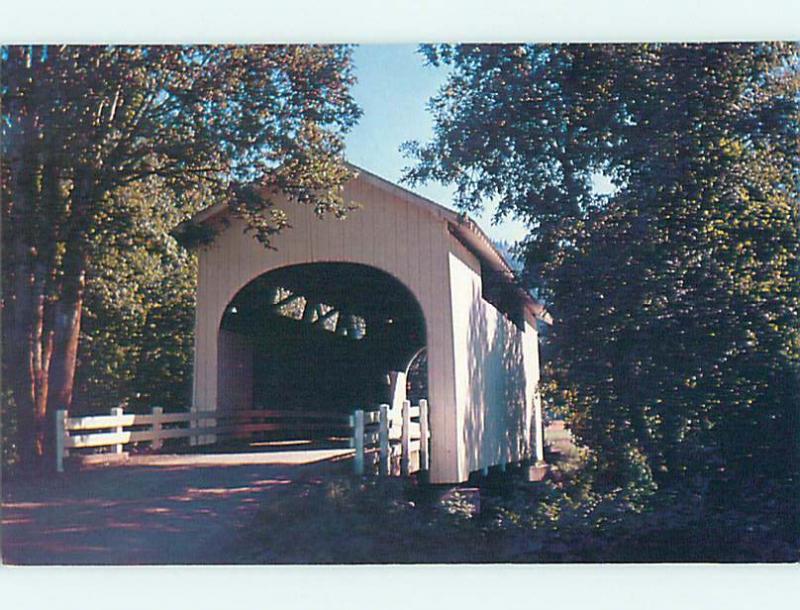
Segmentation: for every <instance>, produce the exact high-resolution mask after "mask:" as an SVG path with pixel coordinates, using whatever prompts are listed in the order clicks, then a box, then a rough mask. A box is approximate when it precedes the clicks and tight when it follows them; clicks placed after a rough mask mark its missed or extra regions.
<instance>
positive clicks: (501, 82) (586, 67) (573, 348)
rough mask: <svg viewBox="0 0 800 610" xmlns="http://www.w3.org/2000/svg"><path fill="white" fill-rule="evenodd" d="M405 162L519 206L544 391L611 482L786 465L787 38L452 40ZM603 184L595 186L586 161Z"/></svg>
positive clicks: (790, 338)
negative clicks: (541, 306)
mask: <svg viewBox="0 0 800 610" xmlns="http://www.w3.org/2000/svg"><path fill="white" fill-rule="evenodd" d="M423 53H424V54H425V56H426V58H427V60H428V61H429V62H431V63H433V64H435V65H438V64H444V65H447V66H449V67H450V70H451V71H450V77H449V80H448V82H447V83H446V85H445V86H444V87H443V89H442V90H441V91H440V92H439V94H438V95H437V96H435V97H434V98H433V99H432V100H431V101H430V104H429V108H430V110H431V112H432V113H433V116H434V120H435V127H434V137H433V139H432V141H431V142H430V143H427V144H424V145H422V144H419V143H409V144H407V145H406V146H405V150H406V152H407V154H408V155H409V156H410V157H411V158H413V159H414V160H415V161H416V164H415V166H413V167H411V168H409V169H408V170H407V173H406V178H407V180H409V181H410V182H412V183H413V182H417V181H425V180H439V181H443V182H447V183H451V184H454V185H455V186H456V187H457V203H458V204H459V205H460V207H462V208H463V209H466V210H471V209H475V208H478V207H480V206H481V205H482V202H483V201H487V200H497V201H498V202H499V212H498V213H499V214H500V215H505V214H511V215H515V216H517V217H519V218H522V219H524V220H526V221H527V223H528V225H529V227H530V235H529V237H528V238H527V239H526V240H525V242H524V244H523V247H524V250H525V252H526V270H525V274H526V280H527V281H528V282H529V284H530V285H531V286H536V287H537V288H538V289H539V290H541V291H542V292H541V294H543V295H544V296H545V297H546V298H547V299H548V300H549V301H550V303H551V305H552V312H553V315H554V318H555V324H554V326H553V328H552V329H551V332H550V337H549V340H550V342H551V345H550V346H549V347H550V348H551V350H552V352H551V353H552V361H551V363H550V365H549V368H550V371H551V374H552V376H551V385H550V387H551V389H552V390H553V392H552V393H551V397H552V398H554V399H557V400H559V401H561V402H562V403H563V404H564V406H565V408H566V409H567V411H568V413H569V417H570V421H571V425H572V428H573V430H574V431H575V432H576V433H577V434H578V436H579V437H580V438H581V439H582V440H583V441H584V442H586V443H587V444H588V445H589V446H590V447H591V448H593V449H594V451H595V454H596V456H597V459H598V460H599V461H600V475H601V479H604V480H605V481H606V482H607V483H609V484H611V485H625V484H629V483H631V482H636V484H639V485H644V486H647V485H649V484H651V483H652V482H653V481H655V482H656V483H658V484H661V485H670V484H673V483H676V482H687V481H689V480H691V479H692V477H700V479H701V480H704V481H706V482H708V481H709V480H712V479H713V480H714V481H716V482H721V484H722V483H724V484H725V485H726V489H730V486H731V485H734V484H736V483H742V482H748V483H750V482H753V481H754V480H757V479H758V480H761V481H762V482H763V481H764V480H769V481H773V482H774V481H786V480H788V478H789V477H791V476H792V475H793V474H794V470H795V469H796V465H797V463H798V461H797V459H798V457H800V456H799V455H798V441H797V438H798V437H797V433H798V414H797V408H798V407H797V405H798V404H800V403H799V402H798V398H799V397H800V390H799V389H798V370H800V368H799V367H800V334H798V332H799V331H798V322H797V320H798V313H799V310H800V272H799V271H798V261H799V260H800V257H799V256H798V255H799V254H800V251H799V250H798V248H799V247H800V246H799V244H800V223H799V222H798V179H799V178H800V111H799V108H800V95H799V89H800V79H799V78H798V61H799V60H798V46H797V45H794V44H771V43H770V44H766V43H764V44H726V45H721V44H719V45H718V44H714V45H690V44H681V45H663V44H662V45H544V46H540V45H503V46H492V45H489V46H482V45H458V46H449V45H442V46H433V47H425V48H424V49H423ZM599 176H605V177H607V178H608V179H610V180H611V182H612V183H613V185H614V188H613V189H612V190H611V192H603V191H601V190H600V189H598V188H597V183H598V177H599Z"/></svg>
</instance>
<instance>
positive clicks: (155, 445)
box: [150, 407, 164, 449]
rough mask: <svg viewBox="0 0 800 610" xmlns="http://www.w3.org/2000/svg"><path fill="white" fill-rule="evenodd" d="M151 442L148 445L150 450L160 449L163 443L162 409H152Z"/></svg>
mask: <svg viewBox="0 0 800 610" xmlns="http://www.w3.org/2000/svg"><path fill="white" fill-rule="evenodd" d="M151 413H152V414H153V441H152V442H151V443H150V448H151V449H161V447H163V446H164V441H163V440H162V439H161V416H162V415H164V407H153V408H152V410H151Z"/></svg>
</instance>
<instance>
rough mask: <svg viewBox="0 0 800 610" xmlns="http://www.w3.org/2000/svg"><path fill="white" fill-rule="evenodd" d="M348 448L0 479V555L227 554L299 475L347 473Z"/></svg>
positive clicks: (93, 560)
mask: <svg viewBox="0 0 800 610" xmlns="http://www.w3.org/2000/svg"><path fill="white" fill-rule="evenodd" d="M349 453H351V452H350V451H349V450H346V449H344V450H342V449H315V450H304V451H271V452H258V453H231V454H204V455H157V456H156V455H154V456H141V457H131V458H130V460H129V461H128V462H127V463H126V464H125V465H119V466H113V467H103V468H97V467H96V468H89V469H84V470H81V471H78V472H73V473H66V474H62V475H58V476H53V477H48V478H38V479H27V480H16V481H15V480H6V481H4V482H3V494H2V495H3V503H2V532H1V533H2V557H3V562H4V563H6V564H16V565H45V564H48V565H74V564H89V565H99V564H112V565H113V564H207V563H212V564H214V563H229V562H230V561H232V559H230V558H231V557H233V556H234V551H235V550H236V549H234V548H232V545H234V544H237V540H238V544H241V539H242V536H241V533H242V529H243V528H246V526H247V524H248V522H249V520H251V519H252V518H253V515H254V514H255V512H256V511H257V510H258V508H259V506H262V505H263V503H264V502H269V501H270V498H271V497H273V496H275V495H276V494H280V493H282V488H283V489H288V488H290V487H293V486H291V485H290V484H291V483H293V482H297V481H303V480H313V479H315V478H319V477H323V476H325V475H326V474H333V473H341V472H346V469H347V468H348V466H349V464H350V461H349V459H348V455H349Z"/></svg>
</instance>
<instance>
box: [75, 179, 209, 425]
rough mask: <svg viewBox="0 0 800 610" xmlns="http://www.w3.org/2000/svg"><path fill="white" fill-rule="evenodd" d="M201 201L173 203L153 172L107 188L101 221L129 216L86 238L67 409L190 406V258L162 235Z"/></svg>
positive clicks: (193, 274)
mask: <svg viewBox="0 0 800 610" xmlns="http://www.w3.org/2000/svg"><path fill="white" fill-rule="evenodd" d="M202 205H203V203H202V200H198V201H197V202H196V204H195V205H194V206H193V205H192V204H191V203H188V202H187V204H186V205H185V206H176V205H175V202H174V196H173V195H172V194H171V193H170V192H169V190H168V189H166V188H164V186H163V185H162V184H160V180H158V179H155V178H149V179H148V180H146V181H144V182H143V183H141V184H139V185H136V186H134V187H127V188H125V189H123V190H121V191H119V192H117V193H116V194H115V196H114V200H113V205H112V206H110V210H111V211H112V212H113V213H114V216H115V217H114V218H108V219H107V220H106V221H105V222H107V223H108V224H110V225H111V226H112V227H113V226H115V225H116V226H119V223H121V222H122V218H120V217H122V216H124V217H127V218H129V219H131V220H132V222H130V223H129V225H128V226H127V227H126V229H125V231H113V230H111V229H110V230H109V231H98V234H99V235H103V237H102V238H100V237H98V238H97V239H96V240H94V241H92V243H91V244H90V249H91V256H90V265H89V268H88V270H87V274H86V297H85V303H84V314H83V316H82V324H81V336H80V341H79V349H78V364H77V367H76V378H75V392H74V397H73V403H72V411H73V412H74V413H79V412H87V413H97V412H100V411H107V410H108V407H109V405H118V404H121V403H125V404H127V405H128V406H129V408H131V409H134V410H135V409H136V408H137V407H142V408H144V409H145V410H149V409H150V407H152V406H154V405H157V406H162V407H166V408H168V409H182V408H184V409H185V408H186V407H187V406H188V405H190V404H191V392H190V389H191V367H192V355H193V354H192V345H193V332H194V305H195V289H196V258H195V255H194V252H193V251H191V250H188V249H185V248H182V247H181V246H180V245H179V244H178V243H177V242H176V240H175V239H174V238H173V237H172V235H171V234H170V233H171V232H172V231H173V230H174V228H175V227H176V226H177V225H178V223H180V221H181V220H183V219H184V218H185V215H186V208H188V209H191V208H192V207H195V208H200V207H202Z"/></svg>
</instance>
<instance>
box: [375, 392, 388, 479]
mask: <svg viewBox="0 0 800 610" xmlns="http://www.w3.org/2000/svg"><path fill="white" fill-rule="evenodd" d="M378 439H379V442H380V462H379V464H378V473H379V474H380V475H381V476H382V477H385V476H389V460H390V456H389V405H381V415H380V432H379V434H378Z"/></svg>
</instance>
